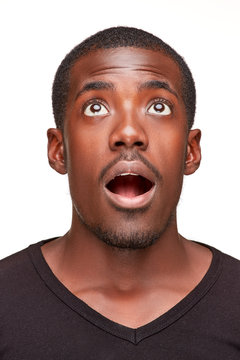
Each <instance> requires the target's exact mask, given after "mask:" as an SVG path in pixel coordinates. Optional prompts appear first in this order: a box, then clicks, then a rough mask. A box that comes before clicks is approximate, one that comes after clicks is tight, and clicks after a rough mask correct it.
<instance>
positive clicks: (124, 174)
mask: <svg viewBox="0 0 240 360" xmlns="http://www.w3.org/2000/svg"><path fill="white" fill-rule="evenodd" d="M126 175H134V176H138V174H133V173H123V174H119V176H126Z"/></svg>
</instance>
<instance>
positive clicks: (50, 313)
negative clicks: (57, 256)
mask: <svg viewBox="0 0 240 360" xmlns="http://www.w3.org/2000/svg"><path fill="white" fill-rule="evenodd" d="M51 240H52V239H49V240H45V241H41V242H38V243H36V244H33V245H30V246H29V247H28V248H27V249H25V250H22V251H20V252H18V253H16V254H14V255H11V256H9V257H7V258H5V259H3V260H1V261H0V359H1V360H15V359H16V360H43V359H44V360H55V359H57V360H63V359H64V360H65V359H68V360H69V359H70V360H75V359H76V360H77V359H89V360H102V359H104V360H112V359H124V360H133V359H137V360H143V359H144V360H148V359H149V360H188V359H192V360H198V359H199V360H205V359H206V360H207V359H209V360H210V359H211V360H215V359H216V360H221V359H224V360H235V359H238V360H239V359H240V261H238V260H236V259H234V258H232V257H231V256H228V255H226V254H223V253H221V252H220V251H219V250H217V249H215V248H213V247H210V246H207V245H204V246H207V247H208V248H209V249H210V250H211V251H212V253H213V259H212V262H211V265H210V268H209V269H208V271H207V273H206V275H205V276H204V277H203V279H202V280H201V282H200V283H199V284H198V285H197V286H196V287H195V288H194V289H193V290H192V291H191V292H190V293H189V294H188V295H187V296H186V297H185V298H184V299H182V300H181V301H180V302H179V303H178V304H177V305H175V306H174V307H173V308H171V309H170V310H169V311H167V312H166V313H165V314H163V315H161V316H160V317H159V318H157V319H155V320H153V321H151V322H150V323H148V324H146V325H144V326H141V327H139V328H137V329H131V328H128V327H126V326H123V325H120V324H117V323H115V322H113V321H111V320H109V319H107V318H106V317H104V316H103V315H101V314H99V313H98V312H96V311H95V310H93V309H92V308H90V307H89V306H88V305H87V304H86V303H84V302H83V301H82V300H80V299H79V298H77V297H76V296H75V295H73V294H72V293H71V292H70V291H69V290H68V289H67V288H66V287H65V286H64V285H63V284H62V283H61V282H60V281H59V280H58V279H57V278H56V277H55V275H54V274H53V272H52V271H51V269H50V268H49V266H48V264H47V263H46V261H45V259H44V257H43V255H42V252H41V246H42V245H43V244H44V243H45V242H47V241H51Z"/></svg>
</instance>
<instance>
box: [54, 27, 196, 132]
mask: <svg viewBox="0 0 240 360" xmlns="http://www.w3.org/2000/svg"><path fill="white" fill-rule="evenodd" d="M118 47H136V48H142V49H151V50H155V51H160V52H162V53H164V54H166V55H168V56H169V57H171V58H172V59H173V60H174V61H175V62H176V63H177V65H178V66H179V69H180V72H181V74H182V92H181V93H182V97H183V101H184V104H185V107H186V114H187V121H188V127H189V129H191V127H192V125H193V122H194V115H195V106H196V91H195V85H194V80H193V78H192V74H191V71H190V69H189V68H188V66H187V64H186V62H185V61H184V59H183V58H182V57H181V56H180V55H179V54H178V53H177V52H176V51H175V50H174V49H173V48H171V47H170V46H169V45H168V44H166V43H165V42H163V41H162V40H161V39H159V38H158V37H156V36H154V35H152V34H150V33H148V32H146V31H143V30H140V29H136V28H132V27H120V26H119V27H113V28H109V29H105V30H103V31H99V32H98V33H96V34H94V35H92V36H90V37H89V38H87V39H86V40H84V41H83V42H82V43H80V44H79V45H77V46H76V47H75V48H73V49H72V50H71V51H70V52H69V54H67V55H66V57H65V58H64V59H63V61H62V63H61V64H60V66H59V68H58V70H57V73H56V76H55V80H54V83H53V91H52V103H53V113H54V118H55V122H56V125H57V127H58V128H60V129H62V128H63V123H64V117H65V112H66V104H67V98H68V92H69V82H70V71H71V68H72V67H73V65H74V64H75V63H76V61H77V60H78V59H79V58H81V57H82V56H84V55H87V54H88V53H90V52H92V51H95V50H98V49H114V48H118Z"/></svg>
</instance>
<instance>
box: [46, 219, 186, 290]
mask: <svg viewBox="0 0 240 360" xmlns="http://www.w3.org/2000/svg"><path fill="white" fill-rule="evenodd" d="M185 242H186V240H184V239H183V238H182V237H181V236H179V234H178V231H177V224H176V216H173V219H172V221H171V223H169V224H168V227H167V228H166V229H165V231H164V232H163V233H162V235H161V237H160V238H159V239H158V240H157V241H156V243H155V244H153V245H151V246H149V247H148V248H145V249H138V250H132V249H119V248H116V247H112V246H109V245H107V244H105V243H104V242H103V241H101V240H99V239H98V238H97V237H96V236H95V235H94V234H93V233H92V232H91V231H89V230H88V229H87V228H86V226H85V225H83V224H82V223H80V222H79V221H76V219H75V217H73V222H72V226H71V229H70V231H69V232H68V233H67V234H66V235H65V236H63V237H62V238H59V239H58V240H56V241H53V242H52V243H51V242H50V243H48V244H47V245H45V246H44V248H43V254H44V256H45V258H46V260H47V262H48V263H49V265H50V267H51V268H52V270H53V272H54V273H55V274H56V275H57V277H58V278H59V279H60V280H61V281H62V282H64V283H68V284H70V283H71V288H79V287H82V286H83V287H84V286H85V284H84V283H86V284H91V285H92V286H94V287H99V286H100V287H106V288H108V287H109V288H116V289H119V290H123V289H128V290H130V289H137V288H139V287H144V286H148V287H149V286H151V285H152V286H155V284H156V282H159V281H160V280H161V281H163V280H164V279H166V278H168V277H169V276H170V275H171V274H174V273H178V272H179V271H180V270H181V271H182V269H184V268H185V267H186V266H187V264H188V259H187V252H186V246H185ZM83 274H84V276H83Z"/></svg>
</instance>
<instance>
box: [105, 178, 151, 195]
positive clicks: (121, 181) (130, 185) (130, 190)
mask: <svg viewBox="0 0 240 360" xmlns="http://www.w3.org/2000/svg"><path fill="white" fill-rule="evenodd" d="M153 185H154V184H153V183H152V182H151V181H150V180H148V179H147V178H145V177H144V176H141V175H138V174H133V173H123V174H120V175H117V176H115V177H114V178H113V179H112V180H111V181H109V183H107V185H106V188H107V189H108V190H109V191H111V192H112V193H114V194H117V195H121V196H124V197H126V198H134V197H136V196H139V195H143V194H145V193H147V192H148V191H149V190H151V189H152V187H153Z"/></svg>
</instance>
